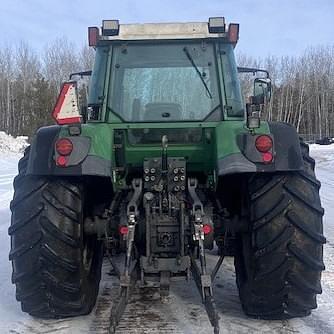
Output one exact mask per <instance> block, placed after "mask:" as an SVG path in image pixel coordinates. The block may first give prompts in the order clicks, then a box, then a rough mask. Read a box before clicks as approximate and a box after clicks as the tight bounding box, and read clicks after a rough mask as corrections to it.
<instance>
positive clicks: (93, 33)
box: [88, 27, 100, 46]
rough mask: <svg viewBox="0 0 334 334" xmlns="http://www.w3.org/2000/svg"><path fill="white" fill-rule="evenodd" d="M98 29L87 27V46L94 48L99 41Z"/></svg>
mask: <svg viewBox="0 0 334 334" xmlns="http://www.w3.org/2000/svg"><path fill="white" fill-rule="evenodd" d="M99 38H100V35H99V28H98V27H88V45H89V46H96V45H97V42H98V41H99Z"/></svg>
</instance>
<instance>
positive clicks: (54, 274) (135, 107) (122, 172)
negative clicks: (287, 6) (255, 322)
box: [9, 17, 325, 333]
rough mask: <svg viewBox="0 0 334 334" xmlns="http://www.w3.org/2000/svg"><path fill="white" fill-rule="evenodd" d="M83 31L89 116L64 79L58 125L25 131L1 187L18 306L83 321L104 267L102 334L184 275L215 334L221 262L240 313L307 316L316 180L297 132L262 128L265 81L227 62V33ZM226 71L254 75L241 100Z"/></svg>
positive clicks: (134, 28)
mask: <svg viewBox="0 0 334 334" xmlns="http://www.w3.org/2000/svg"><path fill="white" fill-rule="evenodd" d="M88 35H89V45H90V46H92V47H94V48H95V50H96V57H95V65H94V69H93V71H92V72H82V73H81V75H86V74H91V78H90V87H89V96H88V102H87V106H86V107H82V108H81V109H80V112H79V107H78V94H77V90H78V87H77V82H75V81H68V82H66V83H64V85H63V87H62V90H61V93H60V95H59V98H58V101H57V104H56V106H55V109H54V111H53V116H54V118H55V120H56V122H57V125H54V126H48V127H43V128H41V129H39V130H38V131H37V133H36V135H35V137H34V139H33V141H32V144H31V146H30V147H29V148H28V149H27V150H26V151H25V155H24V157H23V158H22V159H21V160H20V162H19V175H18V176H17V177H16V178H15V180H14V188H15V194H14V199H13V201H12V202H11V210H12V222H11V226H10V228H9V235H10V236H11V251H10V255H9V258H10V260H11V261H12V265H13V274H12V281H13V283H15V284H16V298H17V300H18V301H20V302H21V305H22V310H23V311H24V312H28V313H29V314H31V315H32V316H36V317H41V318H61V317H70V316H77V315H84V314H88V313H89V312H91V310H92V308H93V307H94V305H95V302H96V298H97V295H98V290H99V282H100V278H101V267H102V262H103V257H104V256H108V257H109V258H110V261H111V262H112V264H113V267H114V273H115V275H117V276H118V278H119V282H120V296H119V298H118V299H117V301H115V303H114V306H113V308H112V311H111V313H112V316H111V324H110V328H111V329H110V331H111V332H112V331H114V330H115V328H116V326H117V324H118V322H119V320H120V317H121V316H122V313H123V312H124V309H125V307H126V303H127V301H128V299H129V296H130V295H131V291H132V288H133V287H134V285H135V284H139V286H140V287H145V286H147V285H149V284H151V283H152V282H153V283H154V284H155V285H158V286H159V288H160V293H161V296H166V295H168V291H169V286H170V283H171V282H172V281H173V279H174V278H175V277H184V278H189V276H191V277H192V278H193V280H194V281H195V283H196V286H197V288H198V290H199V293H200V295H201V297H202V300H203V304H204V306H205V309H206V311H207V313H208V316H209V319H210V321H211V324H212V326H213V327H214V332H215V333H218V332H219V322H218V320H219V317H218V312H217V308H216V306H215V301H214V294H213V281H214V279H215V277H216V273H217V271H218V269H219V267H220V266H221V264H222V262H223V259H224V256H227V255H229V256H231V255H232V256H234V261H235V270H236V281H237V286H238V289H239V295H240V300H241V304H242V307H243V309H244V311H245V313H246V314H247V315H250V316H253V317H259V318H265V319H286V318H291V317H301V316H306V315H309V314H310V312H311V310H312V309H314V308H316V306H317V304H316V295H317V294H319V293H321V285H320V278H321V272H322V271H323V270H324V264H323V259H322V257H323V255H322V252H323V244H324V243H325V238H324V236H323V231H322V216H323V213H324V211H323V209H322V207H321V203H320V197H319V188H320V183H319V181H317V179H316V178H315V174H314V160H313V159H312V158H311V157H310V156H309V149H308V146H307V145H306V144H305V143H304V142H303V141H302V140H301V139H299V137H298V134H297V133H296V130H295V128H294V127H292V126H291V125H289V124H286V123H279V122H267V121H263V120H261V112H262V111H263V109H264V108H265V106H266V103H267V102H268V100H269V98H270V93H271V84H270V79H269V74H268V73H267V72H266V71H264V70H260V69H251V68H238V67H237V65H236V62H235V56H234V47H235V46H236V44H237V41H238V37H239V25H238V24H229V26H228V28H227V27H226V24H225V20H224V18H222V17H214V18H210V19H209V21H208V22H205V23H164V24H125V25H120V24H119V22H118V21H115V20H105V21H103V24H102V29H99V28H97V27H90V28H89V30H88ZM238 72H241V73H243V72H246V73H256V74H257V76H256V78H255V80H254V93H253V95H252V96H250V98H249V101H248V103H247V104H244V102H243V99H242V94H241V90H240V84H239V79H238V76H239V74H238ZM79 74H80V73H79ZM214 247H216V249H217V250H218V255H219V256H217V264H216V266H215V267H214V268H213V269H212V268H211V270H210V271H209V268H208V267H207V265H206V250H207V249H209V250H212V249H213V248H214ZM122 256H123V257H124V261H121V262H120V261H118V260H115V259H120V258H122ZM120 263H121V264H122V265H120ZM153 283H152V284H153ZM189 284H190V283H189Z"/></svg>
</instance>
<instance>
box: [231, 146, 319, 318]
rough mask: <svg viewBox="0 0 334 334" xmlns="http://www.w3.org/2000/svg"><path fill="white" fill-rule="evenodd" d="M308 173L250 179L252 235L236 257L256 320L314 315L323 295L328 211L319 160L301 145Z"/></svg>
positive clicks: (246, 304)
mask: <svg viewBox="0 0 334 334" xmlns="http://www.w3.org/2000/svg"><path fill="white" fill-rule="evenodd" d="M301 149H302V153H303V159H304V170H303V171H300V172H291V173H274V174H270V175H268V174H267V175H265V174H261V175H254V176H253V177H251V178H250V180H249V184H248V189H249V194H248V195H249V199H248V202H249V210H250V229H249V231H248V232H246V233H243V234H242V235H241V236H240V239H239V247H238V251H237V254H236V257H235V266H236V277H237V285H238V288H239V295H240V299H241V303H242V306H243V309H244V311H245V313H246V314H248V315H250V316H255V317H260V318H265V319H284V318H291V317H300V316H306V315H308V314H310V312H311V310H312V309H314V308H316V307H317V303H316V295H317V294H319V293H321V284H320V279H321V272H322V270H324V269H325V267H324V263H323V260H322V257H323V255H322V254H323V244H324V243H325V238H324V236H323V229H322V216H323V213H324V210H323V209H322V207H321V204H320V197H319V188H320V182H318V181H317V180H316V178H315V174H314V164H315V163H314V160H313V159H312V158H311V157H310V156H309V149H308V146H307V145H306V144H305V143H303V142H302V143H301Z"/></svg>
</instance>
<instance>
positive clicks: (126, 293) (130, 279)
mask: <svg viewBox="0 0 334 334" xmlns="http://www.w3.org/2000/svg"><path fill="white" fill-rule="evenodd" d="M132 186H133V188H134V193H133V196H132V198H131V200H130V202H129V204H128V207H127V214H128V225H127V227H128V232H127V233H126V234H124V236H123V237H124V239H126V254H125V264H124V270H123V274H122V275H121V276H120V287H121V292H120V295H119V298H118V302H117V303H116V304H115V307H113V308H112V310H111V316H110V328H109V333H115V330H116V327H117V325H118V323H119V321H120V319H121V317H122V315H123V313H124V311H125V308H126V305H127V302H128V300H129V297H130V294H131V290H132V288H133V287H134V285H135V283H136V280H137V277H136V274H137V261H136V260H135V261H132V252H133V246H134V238H135V231H136V225H137V216H138V207H137V205H138V201H139V198H140V196H141V191H142V181H141V180H140V179H135V180H133V182H132Z"/></svg>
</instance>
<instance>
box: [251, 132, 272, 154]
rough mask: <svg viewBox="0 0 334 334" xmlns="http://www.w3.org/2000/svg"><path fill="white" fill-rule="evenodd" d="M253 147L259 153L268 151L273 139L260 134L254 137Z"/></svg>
mask: <svg viewBox="0 0 334 334" xmlns="http://www.w3.org/2000/svg"><path fill="white" fill-rule="evenodd" d="M255 147H256V149H257V150H258V151H259V152H261V153H266V152H269V151H270V150H271V149H272V147H273V141H272V139H271V137H269V136H266V135H262V136H259V137H257V138H256V140H255Z"/></svg>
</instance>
